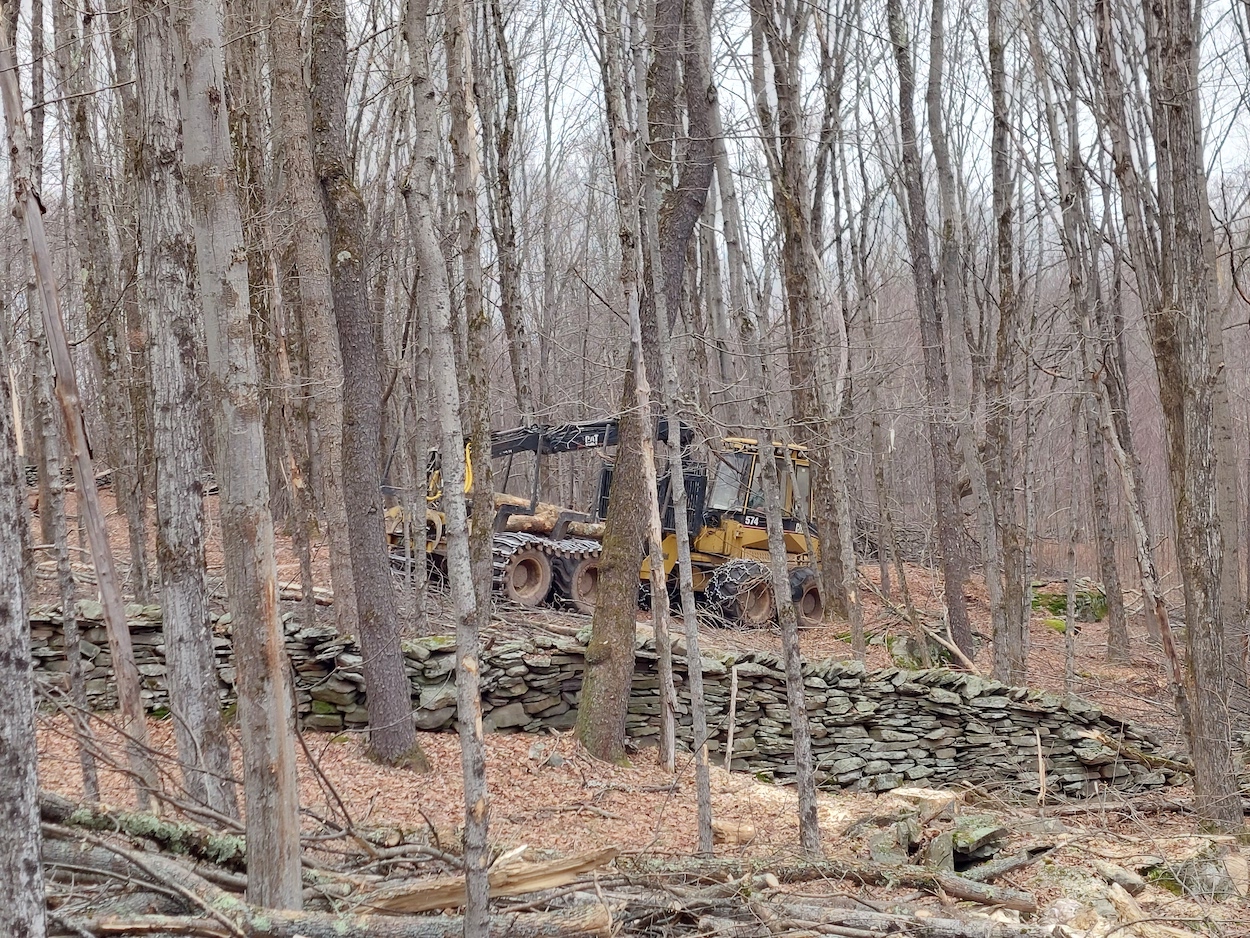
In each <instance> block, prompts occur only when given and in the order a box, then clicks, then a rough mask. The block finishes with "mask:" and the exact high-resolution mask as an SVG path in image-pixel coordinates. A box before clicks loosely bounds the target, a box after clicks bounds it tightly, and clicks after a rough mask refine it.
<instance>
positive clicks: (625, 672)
mask: <svg viewBox="0 0 1250 938" xmlns="http://www.w3.org/2000/svg"><path fill="white" fill-rule="evenodd" d="M596 18H597V23H596V26H597V40H598V44H599V65H600V70H601V75H602V82H603V93H604V103H605V107H606V112H607V124H608V134H609V140H610V143H611V157H612V171H613V180H614V182H615V189H616V202H617V224H618V226H619V228H618V239H619V241H620V264H621V270H620V282H621V297H622V300H623V302H624V305H625V308H626V310H627V311H628V320H629V321H630V322H631V323H632V322H633V320H634V318H635V317H636V316H639V315H640V311H639V305H640V298H639V294H638V286H639V284H638V276H639V267H640V263H639V247H640V246H639V241H640V235H641V232H640V227H641V220H640V218H639V216H638V205H637V201H636V196H635V193H636V192H637V189H636V183H637V176H636V166H637V162H636V159H635V153H634V149H633V145H632V141H631V139H630V131H629V128H628V127H627V124H626V121H627V118H626V104H625V102H626V100H627V95H626V93H625V87H624V81H625V78H624V74H623V71H624V70H623V68H622V53H621V47H620V42H621V22H620V17H619V13H618V10H617V7H616V3H615V0H605V2H602V3H597V4H596ZM631 332H632V328H631ZM640 339H641V337H640ZM641 352H642V350H641V349H639V348H636V347H633V346H632V344H631V349H630V352H629V363H628V365H627V367H626V371H625V386H624V391H623V393H622V396H621V417H620V425H619V430H618V434H619V443H618V445H617V455H616V465H615V468H614V470H613V473H612V489H611V493H610V494H609V497H608V513H607V519H606V521H607V534H606V536H605V537H604V539H603V551H602V553H601V554H600V561H599V591H598V602H597V604H596V605H595V611H594V617H593V619H592V621H591V634H590V643H589V645H588V646H587V649H586V671H585V675H584V677H583V679H582V697H581V703H580V705H579V707H578V711H577V727H576V731H575V732H576V734H577V738H578V740H580V741H581V743H582V745H583V746H585V747H586V750H587V751H588V752H589V753H590V754H591V755H593V756H594V757H596V758H598V759H604V760H606V761H610V762H623V761H624V760H625V715H626V713H627V711H628V708H629V691H630V684H631V682H632V680H633V675H634V640H635V635H636V632H637V608H638V571H639V567H640V564H641V561H642V553H643V545H644V544H645V542H646V537H647V520H648V519H647V513H646V512H645V511H640V510H639V506H645V505H646V504H647V503H648V498H649V495H648V492H647V489H646V477H645V472H644V466H643V459H644V458H645V457H644V437H645V435H646V434H649V433H650V432H651V428H650V427H649V426H648V424H649V423H650V408H649V407H647V408H645V411H644V412H639V409H638V374H639V369H640V368H644V369H645V364H644V363H642V362H640V361H638V360H637V359H638V356H640V355H641ZM643 373H644V374H645V371H644V372H643Z"/></svg>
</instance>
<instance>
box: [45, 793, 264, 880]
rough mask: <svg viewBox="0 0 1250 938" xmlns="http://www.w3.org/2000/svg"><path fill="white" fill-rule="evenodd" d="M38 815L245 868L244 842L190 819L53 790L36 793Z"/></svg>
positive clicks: (240, 869) (230, 867)
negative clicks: (80, 800)
mask: <svg viewBox="0 0 1250 938" xmlns="http://www.w3.org/2000/svg"><path fill="white" fill-rule="evenodd" d="M39 815H40V818H41V819H42V820H44V821H46V822H49V823H52V824H61V825H65V826H66V827H76V828H81V829H83V830H88V831H100V832H103V833H119V834H125V835H127V836H128V837H132V838H134V839H136V840H142V841H146V842H149V843H151V844H154V845H155V846H156V847H158V848H160V849H162V850H167V851H169V852H170V853H174V854H185V855H187V856H192V857H195V858H196V859H197V860H204V861H206V862H209V863H213V864H216V865H218V866H221V867H224V868H225V869H228V870H230V871H232V872H235V873H241V872H243V871H244V870H246V869H247V861H246V859H245V856H244V854H245V851H244V841H243V838H242V837H241V836H239V835H237V834H223V833H220V832H218V831H214V830H211V829H209V828H207V827H203V826H201V825H199V824H196V823H194V822H192V821H186V820H172V819H170V818H162V817H159V816H157V815H155V814H152V813H150V812H148V811H112V810H109V809H107V808H104V807H101V806H99V805H87V804H75V803H74V802H72V801H70V800H69V799H68V798H63V797H61V796H60V795H57V794H54V793H52V792H47V791H41V792H40V793H39Z"/></svg>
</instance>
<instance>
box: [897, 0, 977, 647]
mask: <svg viewBox="0 0 1250 938" xmlns="http://www.w3.org/2000/svg"><path fill="white" fill-rule="evenodd" d="M887 16H889V14H888V13H887ZM945 17H946V4H945V2H944V0H934V3H933V10H932V13H931V16H930V29H929V78H928V83H927V85H926V87H925V107H926V110H927V112H928V116H929V140H930V142H931V143H932V145H933V163H934V167H935V169H936V170H937V172H936V174H935V175H936V176H937V183H938V204H939V212H938V221H939V223H940V226H939V235H938V241H939V245H940V250H939V252H938V266H937V268H936V270H935V272H934V291H933V293H934V295H933V302H932V303H926V302H924V301H922V300H921V299H920V292H921V287H920V286H919V285H917V287H916V290H917V297H916V307H917V312H918V313H919V316H920V341H921V343H922V345H923V346H924V374H925V392H926V397H927V400H928V408H929V412H930V414H931V415H932V416H930V418H929V420H930V440H929V446H930V448H931V450H932V452H933V481H934V499H935V501H936V502H937V524H938V541H939V544H940V546H941V551H942V581H943V589H944V592H945V596H946V615H947V624H948V626H949V628H950V632H951V637H952V638H953V639H954V640H955V644H957V645H958V646H959V647H960V649H961V650H962V651H963V652H964V653H965V654H967V655H968V656H969V657H971V656H972V655H973V654H975V649H974V646H973V643H972V626H971V625H970V624H969V622H968V607H967V603H966V601H965V600H964V581H965V580H967V578H968V561H967V558H966V557H965V555H964V544H963V540H964V537H963V530H962V528H963V525H962V517H963V511H962V509H961V507H960V503H959V502H960V499H959V486H958V481H957V480H958V474H959V460H958V458H957V454H958V449H957V445H958V444H957V441H958V437H959V431H958V429H957V427H956V419H957V418H956V417H955V414H954V412H953V409H952V397H951V386H950V368H949V365H948V362H947V353H946V338H947V337H946V332H947V329H948V328H952V329H958V327H959V325H961V324H962V323H963V321H964V310H965V306H966V300H967V297H966V296H965V292H964V285H963V277H962V267H963V263H964V261H963V258H962V256H961V249H960V245H959V240H958V239H959V234H960V232H961V228H962V224H961V218H960V215H959V212H958V199H957V194H956V191H955V190H956V181H955V172H954V167H953V166H952V162H951V156H950V146H949V142H948V140H947V135H946V127H945V118H944V116H943V113H942V100H941V94H942V82H943V71H944V67H945V62H946V49H945V34H946V23H945ZM890 22H891V25H892V26H893V25H894V18H893V17H891V18H890ZM891 38H892V39H893V41H894V43H895V57H896V59H897V60H898V63H899V65H898V68H899V107H900V112H901V113H900V115H899V129H900V131H901V136H902V145H903V177H904V178H903V186H904V187H905V189H906V190H907V194H908V209H909V214H910V215H911V218H910V228H909V230H908V246H909V248H910V249H911V254H912V266H913V268H914V275H915V278H916V280H917V281H918V282H919V281H920V280H921V279H925V276H926V275H925V273H924V271H925V270H926V269H928V267H927V266H926V265H924V264H922V263H921V262H920V261H919V259H918V255H917V254H916V244H915V242H916V240H918V239H919V238H921V237H923V238H924V239H925V240H926V244H925V250H926V252H927V250H928V244H927V240H928V225H927V220H926V216H925V215H924V214H920V215H917V214H916V208H917V205H916V204H915V203H914V202H913V195H912V190H913V188H914V189H915V190H916V191H917V194H918V195H920V196H923V182H922V180H921V177H920V175H919V173H920V162H919V157H918V154H919V149H918V146H917V150H916V155H915V157H914V158H911V159H909V157H908V154H907V149H908V146H909V139H910V140H911V142H912V144H915V142H916V141H915V134H914V123H913V126H912V132H910V133H909V131H908V130H907V129H905V128H904V123H905V122H907V123H912V122H914V119H915V118H914V112H913V110H912V104H911V97H912V94H913V88H914V78H912V77H911V76H908V78H907V80H906V85H907V90H906V95H907V98H908V103H907V104H906V105H904V104H903V95H904V88H903V85H904V83H905V82H904V79H903V61H902V56H903V52H904V47H905V45H906V38H905V34H904V31H903V30H902V28H901V24H900V28H899V30H898V37H895V34H894V32H893V31H892V32H891ZM910 68H911V66H910V63H909V64H908V70H909V71H910ZM904 108H905V111H906V112H905V113H902V111H903V109H904ZM913 167H914V170H915V172H912V169H913ZM948 322H949V323H950V325H949V327H948V325H947V323H948Z"/></svg>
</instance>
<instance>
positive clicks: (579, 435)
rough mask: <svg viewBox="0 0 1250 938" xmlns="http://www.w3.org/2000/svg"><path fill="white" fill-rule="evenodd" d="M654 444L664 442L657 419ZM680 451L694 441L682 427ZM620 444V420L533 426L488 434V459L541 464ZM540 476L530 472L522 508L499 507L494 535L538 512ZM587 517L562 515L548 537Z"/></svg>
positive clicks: (664, 423)
mask: <svg viewBox="0 0 1250 938" xmlns="http://www.w3.org/2000/svg"><path fill="white" fill-rule="evenodd" d="M654 439H657V440H665V441H667V440H668V419H667V418H665V417H661V418H659V419H658V420H657V421H656V427H655V436H654ZM680 440H681V447H682V449H683V450H686V449H688V448H689V447H690V444H691V443H692V442H693V441H694V430H693V429H691V428H690V427H688V426H687V425H686V424H684V423H683V424H682V425H681V429H680ZM618 442H620V420H619V419H618V418H616V417H609V418H606V419H604V420H593V421H588V422H586V423H565V424H556V425H550V426H548V425H543V424H535V425H533V426H528V427H517V428H515V429H513V430H500V431H498V432H496V433H492V434H491V445H490V455H491V458H492V459H500V458H502V457H505V456H508V457H510V456H515V455H516V454H518V453H535V454H536V455H537V456H538V458H539V459H540V460H541V459H542V457H544V456H550V455H556V454H559V453H575V452H578V451H580V450H586V449H604V448H605V447H608V446H615V445H616V444H617V443H618ZM539 479H540V473H539V472H538V468H537V466H535V469H534V482H533V487H532V488H531V491H530V503H529V505H528V506H526V505H501V506H500V508H499V510H498V511H497V512H496V514H495V531H496V532H499V531H503V530H504V528H505V527H506V526H507V523H508V519H509V518H511V517H512V516H513V515H532V514H534V513H535V512H536V511H537V510H538V485H539ZM589 520H591V518H590V515H587V514H585V513H583V512H577V511H562V512H561V513H560V517H559V519H558V520H557V521H556V525H555V527H554V528H553V529H552V532H551V536H552V538H553V539H555V540H559V539H560V538H562V537H563V536H564V532H565V529H566V528H567V527H568V526H569V524H570V523H572V522H574V521H589Z"/></svg>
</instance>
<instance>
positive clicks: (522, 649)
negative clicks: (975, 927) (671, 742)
mask: <svg viewBox="0 0 1250 938" xmlns="http://www.w3.org/2000/svg"><path fill="white" fill-rule="evenodd" d="M78 611H79V616H80V620H81V621H80V629H81V630H82V634H83V644H82V649H83V654H84V656H85V658H86V660H87V664H88V674H87V678H88V684H87V690H88V694H89V696H90V697H91V701H92V704H93V706H96V707H99V708H108V707H112V706H114V705H115V703H116V698H115V694H114V690H113V687H112V680H111V679H112V671H111V666H110V664H111V663H110V656H109V653H108V649H107V638H106V636H105V632H104V626H103V624H102V622H101V621H100V619H101V615H100V613H101V610H100V607H99V605H98V604H97V603H93V602H80V603H79V604H78ZM127 613H128V615H129V616H130V626H131V636H132V640H133V642H134V647H135V655H136V658H137V663H138V666H139V673H140V675H141V677H142V682H143V696H144V699H145V703H146V704H147V706H148V708H149V709H150V710H154V711H157V712H160V710H161V708H164V707H166V706H167V704H168V697H167V695H166V692H165V662H164V645H163V644H162V641H163V639H162V635H161V626H160V609H159V608H158V607H155V606H146V607H141V606H130V607H128V609H127ZM285 621H286V647H287V651H288V652H289V654H290V655H291V660H292V662H293V664H294V667H295V671H296V675H297V681H296V685H297V686H296V694H297V699H298V706H299V712H300V716H301V719H302V721H303V724H304V726H306V727H309V728H313V729H320V730H329V731H336V730H348V729H357V728H362V727H363V726H364V725H365V724H366V723H367V722H368V711H367V709H366V702H365V697H364V678H363V676H362V672H361V659H360V655H359V653H358V650H357V648H356V645H355V643H354V641H353V640H352V639H350V638H347V637H341V636H339V635H338V634H337V633H336V632H335V630H334V629H333V627H329V626H318V627H311V628H302V627H301V626H300V625H299V623H298V622H297V621H295V620H294V619H293V618H292V616H291V614H288V615H287V617H286V620H285ZM214 633H215V634H214V642H213V644H214V650H215V654H216V657H217V666H218V674H219V676H220V688H219V689H220V693H221V697H222V701H223V704H228V703H229V702H230V701H231V700H232V699H233V695H234V677H235V672H234V664H233V660H232V652H231V645H230V622H229V616H223V617H222V618H221V619H219V620H217V621H216V623H215V625H214ZM31 635H32V643H33V654H34V660H35V663H36V669H37V672H38V673H39V674H40V675H41V676H42V677H43V679H44V680H45V681H48V682H50V683H55V684H59V685H61V686H64V683H65V680H66V675H65V671H66V667H67V666H66V664H65V658H64V641H63V639H62V634H61V628H60V617H59V614H58V613H57V612H56V611H55V610H41V611H36V612H35V613H34V614H32V616H31ZM585 651H586V648H585V644H584V642H583V641H582V640H580V638H576V637H566V636H559V635H554V634H549V633H546V632H537V633H536V634H535V635H534V636H533V637H531V638H529V639H524V640H516V639H499V640H496V641H495V642H493V643H492V644H491V645H490V647H489V648H488V649H487V651H486V653H485V654H484V656H483V662H482V665H483V669H482V695H483V701H482V703H483V712H484V714H485V723H486V726H487V728H488V729H491V730H500V731H517V730H520V731H525V732H538V731H540V730H543V729H544V728H554V729H567V728H569V727H571V726H572V725H573V721H574V719H575V717H576V707H577V702H578V697H579V695H580V692H581V683H582V681H581V676H582V669H583V666H584V663H585ZM678 654H679V655H681V654H684V650H683V649H682V648H681V645H680V643H678ZM637 655H638V665H637V669H636V672H635V678H634V684H633V695H632V698H631V701H630V707H629V718H628V727H627V730H628V734H629V736H630V737H631V738H632V740H633V741H634V742H635V743H636V744H638V745H646V744H648V743H654V742H655V740H656V738H657V737H658V735H659V727H658V721H657V716H658V713H659V690H658V688H659V678H658V675H657V671H656V661H655V651H654V647H653V646H652V645H651V644H650V643H647V642H641V641H640V642H639V644H638V648H637ZM454 659H455V645H454V642H453V640H451V639H449V638H443V637H437V638H424V639H420V640H418V641H412V642H405V643H404V663H405V666H406V668H407V671H408V675H409V677H410V679H411V680H412V685H413V701H414V704H415V705H416V708H415V709H416V717H415V718H416V722H417V725H418V726H419V727H420V728H421V729H424V730H446V729H450V728H451V727H452V724H453V720H454V717H455V660H454ZM674 670H675V672H676V674H675V678H676V680H677V683H678V697H679V708H680V712H679V715H678V733H679V736H680V738H681V739H682V740H683V741H684V742H685V743H686V744H687V745H688V744H689V740H690V735H691V730H690V723H691V721H690V714H689V711H688V709H687V707H686V699H685V697H684V685H685V668H684V661H677V662H675V666H674ZM735 671H736V675H737V695H736V697H737V700H736V706H735V712H736V716H735V720H734V722H735V729H734V743H733V747H734V751H733V760H732V767H733V768H735V769H741V770H748V771H751V772H755V773H760V774H766V775H767V776H769V777H772V778H777V779H784V778H786V777H787V776H792V775H793V774H794V762H793V745H792V742H791V738H790V723H789V711H788V708H787V706H786V690H785V678H784V673H783V670H782V665H781V663H780V661H779V660H778V658H777V657H776V656H775V655H771V654H760V653H752V654H745V655H742V656H740V657H737V658H733V657H732V656H713V655H708V656H706V657H705V658H704V659H703V676H704V682H705V688H706V693H707V706H708V723H709V726H710V727H711V728H712V732H713V739H711V740H710V741H709V749H710V750H711V752H712V753H713V754H714V755H713V759H714V761H716V762H721V761H722V760H723V755H721V753H722V752H723V748H724V744H725V737H726V730H727V727H728V714H729V709H730V688H731V685H732V683H733V681H732V677H733V674H734V672H735ZM804 674H805V684H806V687H807V708H808V714H809V719H810V721H811V728H812V747H813V751H814V754H815V759H816V762H817V767H818V772H819V778H820V780H821V781H822V783H823V784H825V785H827V786H829V787H837V786H842V787H847V788H857V789H867V790H872V791H885V790H888V789H891V788H895V787H898V786H900V785H905V784H924V785H930V786H939V787H940V786H946V785H956V784H960V783H968V782H975V783H978V784H982V785H986V784H988V785H991V786H994V787H1001V788H1002V789H1004V790H1005V791H1007V792H1009V793H1014V794H1016V795H1028V794H1031V793H1035V792H1037V790H1038V788H1039V785H1040V781H1039V774H1038V750H1039V748H1040V750H1041V752H1042V754H1043V756H1044V757H1045V759H1046V782H1047V787H1048V788H1049V789H1050V790H1051V791H1053V792H1055V793H1063V794H1066V795H1077V796H1079V795H1088V794H1093V793H1095V792H1096V791H1098V790H1099V789H1101V788H1104V787H1112V788H1118V789H1143V788H1151V787H1157V786H1162V785H1166V784H1169V783H1170V782H1172V781H1173V775H1172V773H1171V772H1170V771H1169V770H1167V769H1156V770H1151V769H1148V768H1146V767H1144V766H1142V765H1140V764H1138V762H1134V761H1129V760H1126V759H1124V758H1123V757H1121V756H1120V755H1119V754H1118V753H1117V751H1116V750H1115V749H1112V748H1108V747H1107V746H1104V745H1103V744H1102V743H1101V742H1099V740H1098V739H1097V738H1094V736H1093V735H1092V734H1095V733H1097V734H1101V735H1102V736H1103V737H1104V738H1105V739H1110V740H1114V741H1116V743H1115V744H1116V745H1117V746H1118V747H1119V748H1120V749H1121V750H1122V751H1128V750H1127V749H1125V748H1124V747H1125V746H1127V747H1132V749H1136V750H1140V751H1143V752H1151V751H1153V750H1154V748H1155V746H1154V743H1153V742H1152V740H1151V739H1150V738H1149V736H1148V734H1147V733H1146V732H1145V731H1143V730H1141V729H1140V728H1138V727H1134V726H1133V725H1131V724H1129V723H1126V722H1124V721H1121V720H1118V719H1116V718H1114V717H1111V716H1108V715H1105V714H1103V713H1102V712H1101V711H1100V710H1099V709H1098V708H1097V707H1095V706H1093V705H1091V704H1089V703H1086V702H1084V701H1081V700H1078V699H1067V700H1065V699H1064V698H1062V697H1060V696H1058V695H1055V694H1048V693H1043V692H1039V691H1030V690H1026V689H1023V688H1013V687H1007V686H1005V685H1002V684H999V683H998V682H996V681H991V680H987V679H984V678H978V677H974V676H971V675H967V674H960V673H956V672H952V671H947V670H944V669H936V668H935V669H932V670H926V671H907V670H901V669H897V668H891V669H886V670H882V671H867V670H865V668H864V667H863V666H862V665H860V664H857V663H855V662H846V661H841V662H837V661H817V662H808V663H807V664H806V665H805V669H804Z"/></svg>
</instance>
